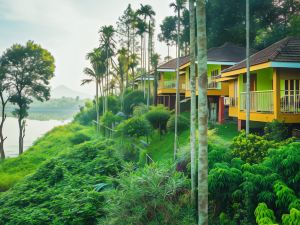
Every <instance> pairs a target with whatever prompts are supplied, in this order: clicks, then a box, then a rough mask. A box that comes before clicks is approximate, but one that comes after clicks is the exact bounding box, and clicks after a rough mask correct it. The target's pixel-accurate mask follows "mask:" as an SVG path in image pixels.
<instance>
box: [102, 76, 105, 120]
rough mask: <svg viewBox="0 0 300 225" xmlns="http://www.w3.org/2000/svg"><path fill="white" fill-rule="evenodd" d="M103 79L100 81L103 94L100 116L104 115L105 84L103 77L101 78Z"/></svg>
mask: <svg viewBox="0 0 300 225" xmlns="http://www.w3.org/2000/svg"><path fill="white" fill-rule="evenodd" d="M103 79H104V80H103ZM103 79H101V86H102V93H103V96H102V115H104V113H105V86H104V85H103V83H105V76H104V77H103Z"/></svg>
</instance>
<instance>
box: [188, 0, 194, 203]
mask: <svg viewBox="0 0 300 225" xmlns="http://www.w3.org/2000/svg"><path fill="white" fill-rule="evenodd" d="M194 4H195V0H189V10H190V52H191V54H190V55H191V56H190V57H191V66H190V79H191V80H190V86H191V127H190V129H191V131H190V132H191V134H190V136H191V137H190V145H191V189H192V190H191V191H192V194H191V201H192V205H193V206H194V207H195V206H196V72H195V71H196V70H195V61H196V32H195V5H194Z"/></svg>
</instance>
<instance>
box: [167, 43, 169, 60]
mask: <svg viewBox="0 0 300 225" xmlns="http://www.w3.org/2000/svg"><path fill="white" fill-rule="evenodd" d="M167 46H168V61H169V60H170V44H167Z"/></svg>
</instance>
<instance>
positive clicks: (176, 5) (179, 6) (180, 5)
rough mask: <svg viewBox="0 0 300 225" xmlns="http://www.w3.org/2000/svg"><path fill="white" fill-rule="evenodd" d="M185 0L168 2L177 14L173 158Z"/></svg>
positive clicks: (178, 100) (175, 143)
mask: <svg viewBox="0 0 300 225" xmlns="http://www.w3.org/2000/svg"><path fill="white" fill-rule="evenodd" d="M184 4H185V0H176V1H175V2H173V3H171V4H170V7H172V8H174V11H175V13H176V14H177V34H176V36H177V60H176V64H177V66H176V100H175V132H174V159H176V155H177V148H178V146H177V144H178V134H177V123H178V116H179V114H180V95H179V76H180V74H179V63H180V23H181V10H182V9H184Z"/></svg>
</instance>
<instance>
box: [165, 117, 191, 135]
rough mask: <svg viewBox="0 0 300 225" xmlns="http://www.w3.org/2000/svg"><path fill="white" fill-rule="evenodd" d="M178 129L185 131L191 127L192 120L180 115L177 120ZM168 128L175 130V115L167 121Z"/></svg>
mask: <svg viewBox="0 0 300 225" xmlns="http://www.w3.org/2000/svg"><path fill="white" fill-rule="evenodd" d="M177 122H178V123H177V130H178V132H182V131H185V130H187V129H188V128H189V126H190V124H189V123H190V121H189V120H188V119H186V118H185V117H183V116H182V115H180V116H179V117H178V121H177ZM167 130H168V131H169V132H174V130H175V115H173V116H171V117H170V118H169V120H168V122H167Z"/></svg>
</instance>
